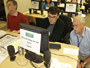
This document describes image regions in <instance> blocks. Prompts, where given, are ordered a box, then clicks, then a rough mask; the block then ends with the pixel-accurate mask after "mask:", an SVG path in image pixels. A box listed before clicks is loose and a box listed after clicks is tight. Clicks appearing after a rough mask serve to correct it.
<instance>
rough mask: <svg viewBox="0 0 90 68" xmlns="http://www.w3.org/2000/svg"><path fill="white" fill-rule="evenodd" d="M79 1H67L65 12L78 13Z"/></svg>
mask: <svg viewBox="0 0 90 68" xmlns="http://www.w3.org/2000/svg"><path fill="white" fill-rule="evenodd" d="M77 5H78V4H77V3H69V2H66V3H65V12H67V13H76V12H77Z"/></svg>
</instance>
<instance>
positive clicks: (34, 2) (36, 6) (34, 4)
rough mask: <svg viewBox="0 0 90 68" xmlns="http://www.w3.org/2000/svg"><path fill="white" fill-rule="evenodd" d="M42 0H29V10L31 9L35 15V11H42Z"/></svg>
mask: <svg viewBox="0 0 90 68" xmlns="http://www.w3.org/2000/svg"><path fill="white" fill-rule="evenodd" d="M42 4H43V1H42V0H31V8H32V9H33V11H34V13H37V10H42Z"/></svg>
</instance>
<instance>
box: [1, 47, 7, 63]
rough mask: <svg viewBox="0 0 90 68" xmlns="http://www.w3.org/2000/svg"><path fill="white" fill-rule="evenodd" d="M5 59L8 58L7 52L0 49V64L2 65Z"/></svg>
mask: <svg viewBox="0 0 90 68" xmlns="http://www.w3.org/2000/svg"><path fill="white" fill-rule="evenodd" d="M7 57H8V52H7V50H6V49H4V48H2V47H0V63H2V62H3V61H4V60H5V59H6V58H7Z"/></svg>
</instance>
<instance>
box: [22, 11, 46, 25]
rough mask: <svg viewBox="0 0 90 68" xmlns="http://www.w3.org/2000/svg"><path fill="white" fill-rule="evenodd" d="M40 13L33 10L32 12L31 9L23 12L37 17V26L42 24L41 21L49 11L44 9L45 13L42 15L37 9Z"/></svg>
mask: <svg viewBox="0 0 90 68" xmlns="http://www.w3.org/2000/svg"><path fill="white" fill-rule="evenodd" d="M37 12H38V13H40V14H34V13H33V11H32V13H31V14H30V13H29V11H27V12H25V13H23V14H24V15H28V16H33V17H35V18H36V26H38V27H39V26H40V23H41V21H42V20H43V19H44V18H45V17H46V16H47V11H43V15H41V12H40V11H37Z"/></svg>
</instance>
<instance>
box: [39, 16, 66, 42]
mask: <svg viewBox="0 0 90 68" xmlns="http://www.w3.org/2000/svg"><path fill="white" fill-rule="evenodd" d="M49 25H50V23H49V20H48V18H45V19H44V20H43V21H42V22H41V25H40V27H42V28H45V29H47V28H48V27H49ZM64 26H65V24H64V22H63V21H62V20H61V19H57V21H56V24H55V26H54V28H53V31H52V34H51V35H50V36H49V41H53V42H55V41H58V40H59V39H60V37H61V35H62V33H63V30H64Z"/></svg>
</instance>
